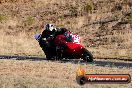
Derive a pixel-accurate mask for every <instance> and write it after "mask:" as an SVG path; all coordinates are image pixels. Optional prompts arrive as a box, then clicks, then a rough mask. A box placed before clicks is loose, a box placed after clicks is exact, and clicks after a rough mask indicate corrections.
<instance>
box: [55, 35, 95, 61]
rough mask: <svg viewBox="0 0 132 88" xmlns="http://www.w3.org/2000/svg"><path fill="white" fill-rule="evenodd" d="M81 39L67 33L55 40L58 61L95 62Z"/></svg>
mask: <svg viewBox="0 0 132 88" xmlns="http://www.w3.org/2000/svg"><path fill="white" fill-rule="evenodd" d="M80 42H81V38H80V36H79V35H77V34H72V33H71V32H66V33H64V34H61V35H57V36H56V37H55V39H54V44H55V46H56V57H57V58H58V59H62V58H65V59H80V58H81V59H83V60H84V61H86V62H92V61H93V55H92V54H91V52H89V51H88V50H87V49H86V48H85V47H84V46H83V45H81V43H80Z"/></svg>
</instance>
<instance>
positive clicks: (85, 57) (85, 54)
mask: <svg viewBox="0 0 132 88" xmlns="http://www.w3.org/2000/svg"><path fill="white" fill-rule="evenodd" d="M82 54H83V60H84V61H86V62H92V61H93V55H92V54H91V53H90V52H89V51H88V50H87V49H85V48H83V49H82Z"/></svg>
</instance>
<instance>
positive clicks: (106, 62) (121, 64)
mask: <svg viewBox="0 0 132 88" xmlns="http://www.w3.org/2000/svg"><path fill="white" fill-rule="evenodd" d="M0 59H15V60H32V61H37V60H38V61H41V60H46V58H40V57H31V56H8V55H0ZM57 62H60V63H67V62H71V63H74V64H77V63H78V62H80V63H84V64H92V65H96V66H102V67H105V66H110V67H120V68H122V67H126V68H132V61H118V60H115V61H114V60H105V59H104V60H103V59H94V61H93V62H87V63H86V62H84V61H82V60H61V61H57Z"/></svg>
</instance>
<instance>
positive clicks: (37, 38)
mask: <svg viewBox="0 0 132 88" xmlns="http://www.w3.org/2000/svg"><path fill="white" fill-rule="evenodd" d="M34 38H35V39H36V40H37V41H39V39H40V38H41V34H40V33H39V34H35V36H34Z"/></svg>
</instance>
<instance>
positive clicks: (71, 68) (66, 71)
mask: <svg viewBox="0 0 132 88" xmlns="http://www.w3.org/2000/svg"><path fill="white" fill-rule="evenodd" d="M77 67H78V65H77V64H72V63H59V62H50V61H49V62H48V61H28V60H27V61H26V60H24V61H18V60H0V87H1V88H9V87H10V88H14V87H15V88H16V87H18V88H47V87H48V88H87V87H89V88H113V87H114V88H124V87H127V88H131V86H132V84H131V83H130V84H86V85H84V86H82V87H81V86H79V85H78V84H77V83H76V80H75V77H76V70H77ZM83 67H84V68H85V69H86V71H87V73H88V74H128V73H129V74H130V75H132V71H131V68H117V67H114V66H113V67H100V66H95V65H91V64H87V65H83Z"/></svg>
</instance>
